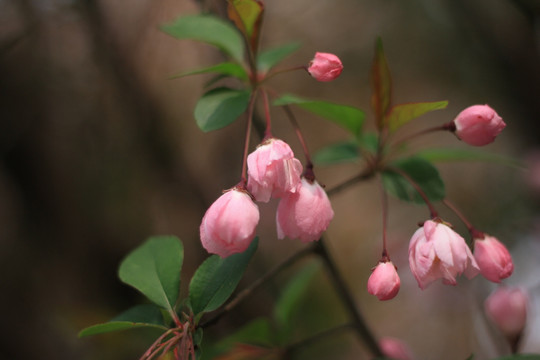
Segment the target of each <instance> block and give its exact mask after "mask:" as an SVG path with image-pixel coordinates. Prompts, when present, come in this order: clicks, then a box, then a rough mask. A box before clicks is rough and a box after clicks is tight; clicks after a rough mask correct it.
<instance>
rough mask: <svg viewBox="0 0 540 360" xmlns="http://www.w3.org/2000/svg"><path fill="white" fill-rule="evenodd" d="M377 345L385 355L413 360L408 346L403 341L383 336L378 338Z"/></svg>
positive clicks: (396, 359)
mask: <svg viewBox="0 0 540 360" xmlns="http://www.w3.org/2000/svg"><path fill="white" fill-rule="evenodd" d="M379 347H380V348H381V351H382V353H383V355H384V356H385V357H388V358H391V359H395V360H413V358H414V357H413V355H412V352H411V349H409V346H407V344H405V343H404V342H403V341H401V340H399V339H396V338H393V337H389V336H385V337H382V338H380V339H379Z"/></svg>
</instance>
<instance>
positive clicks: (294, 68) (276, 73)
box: [263, 65, 307, 81]
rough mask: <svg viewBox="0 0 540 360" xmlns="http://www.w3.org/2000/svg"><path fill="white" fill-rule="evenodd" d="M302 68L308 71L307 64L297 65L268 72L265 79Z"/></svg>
mask: <svg viewBox="0 0 540 360" xmlns="http://www.w3.org/2000/svg"><path fill="white" fill-rule="evenodd" d="M302 69H303V70H306V71H307V66H306V65H300V66H295V67H292V68H287V69H281V70H276V71H273V72H271V73H270V74H268V75H267V76H266V77H265V78H264V80H263V81H266V80H269V79H271V78H273V77H274V76H276V75H279V74H283V73H287V72H291V71H296V70H302Z"/></svg>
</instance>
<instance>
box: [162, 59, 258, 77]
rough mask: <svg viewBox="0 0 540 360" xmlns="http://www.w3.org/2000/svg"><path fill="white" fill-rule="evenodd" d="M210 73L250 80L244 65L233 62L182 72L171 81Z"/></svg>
mask: <svg viewBox="0 0 540 360" xmlns="http://www.w3.org/2000/svg"><path fill="white" fill-rule="evenodd" d="M208 73H216V74H221V75H226V76H234V77H236V78H239V79H240V80H247V78H248V75H247V73H246V70H245V69H244V67H243V66H242V65H239V64H237V63H232V62H224V63H221V64H217V65H213V66H208V67H204V68H201V69H196V70H190V71H186V72H182V73H179V74H175V75H173V76H171V77H170V78H171V79H178V78H181V77H184V76H189V75H198V74H208Z"/></svg>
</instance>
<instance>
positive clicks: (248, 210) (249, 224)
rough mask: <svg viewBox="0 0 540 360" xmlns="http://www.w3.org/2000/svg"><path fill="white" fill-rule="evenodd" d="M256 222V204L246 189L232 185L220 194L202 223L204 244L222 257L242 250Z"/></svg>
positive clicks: (253, 231) (251, 235)
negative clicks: (232, 186) (231, 187)
mask: <svg viewBox="0 0 540 360" xmlns="http://www.w3.org/2000/svg"><path fill="white" fill-rule="evenodd" d="M258 223H259V207H258V206H257V205H256V204H255V203H254V202H253V200H251V196H249V194H247V193H246V192H245V191H242V190H239V189H237V188H233V189H231V190H229V191H227V192H225V193H224V194H223V195H221V196H220V197H219V198H218V199H217V200H216V201H215V202H214V203H213V204H212V205H211V206H210V207H209V208H208V210H206V214H204V217H203V219H202V222H201V227H200V233H201V242H202V245H203V247H204V248H205V249H206V250H207V251H208V252H209V253H211V254H218V255H219V256H221V257H222V258H225V257H227V256H229V255H232V254H235V253H240V252H244V251H245V250H246V249H247V248H248V246H249V244H250V243H251V241H252V240H253V238H254V237H255V228H256V226H257V224H258Z"/></svg>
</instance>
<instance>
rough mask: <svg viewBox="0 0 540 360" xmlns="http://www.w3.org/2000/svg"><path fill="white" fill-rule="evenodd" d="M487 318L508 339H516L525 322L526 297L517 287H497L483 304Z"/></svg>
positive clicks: (523, 291)
mask: <svg viewBox="0 0 540 360" xmlns="http://www.w3.org/2000/svg"><path fill="white" fill-rule="evenodd" d="M484 306H485V310H486V313H487V315H488V316H489V318H490V319H491V320H492V321H493V323H494V324H495V325H496V326H497V327H498V328H499V330H500V331H501V332H502V333H503V334H504V335H505V336H506V337H508V338H510V339H513V338H515V337H518V336H519V335H520V334H521V333H522V332H523V329H524V328H525V323H526V320H527V306H528V296H527V293H526V292H525V290H523V289H521V288H518V287H505V286H502V287H499V288H498V289H497V290H495V291H494V292H493V293H492V294H491V295H490V296H489V297H488V298H487V299H486V301H485V303H484Z"/></svg>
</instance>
